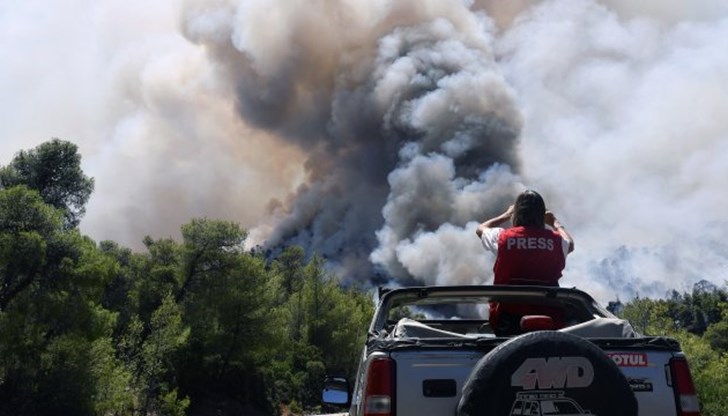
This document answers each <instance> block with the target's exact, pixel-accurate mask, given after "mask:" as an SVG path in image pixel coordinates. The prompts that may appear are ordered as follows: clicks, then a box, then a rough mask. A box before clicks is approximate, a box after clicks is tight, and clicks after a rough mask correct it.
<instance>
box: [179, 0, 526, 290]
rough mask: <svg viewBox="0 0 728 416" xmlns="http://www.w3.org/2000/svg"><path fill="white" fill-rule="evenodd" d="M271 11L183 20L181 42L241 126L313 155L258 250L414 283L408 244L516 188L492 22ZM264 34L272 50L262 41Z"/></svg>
mask: <svg viewBox="0 0 728 416" xmlns="http://www.w3.org/2000/svg"><path fill="white" fill-rule="evenodd" d="M278 8H279V7H273V9H274V10H271V6H270V5H269V4H267V3H264V2H239V3H237V6H236V7H233V8H232V9H230V8H228V7H227V6H225V7H222V8H209V7H207V6H204V5H197V6H191V7H190V8H189V9H188V13H187V15H186V16H187V20H186V25H185V33H187V36H188V37H189V38H190V39H191V40H193V41H194V42H197V43H199V44H201V45H204V46H205V47H206V49H207V51H208V53H209V56H210V58H211V59H212V60H214V62H216V63H217V64H218V65H219V66H220V73H221V74H223V75H224V76H225V77H226V78H227V79H228V80H229V82H230V84H231V85H232V86H233V88H234V90H235V91H236V93H237V108H238V111H239V113H240V115H241V116H242V117H243V118H244V119H245V120H246V121H247V122H249V123H252V124H254V125H256V126H258V127H260V128H264V129H267V130H272V131H275V132H276V133H277V134H278V135H280V136H281V137H284V138H285V139H286V140H288V141H289V142H291V143H295V144H296V145H298V146H299V147H300V148H301V149H302V150H304V151H305V152H306V153H307V154H308V159H307V161H306V164H305V167H306V181H305V182H306V183H305V184H304V185H302V186H301V188H300V189H299V190H298V191H297V193H296V194H295V195H294V196H292V197H291V198H290V199H289V200H288V201H286V202H285V203H280V204H274V206H273V207H272V210H271V213H270V214H271V217H270V219H271V223H270V225H269V226H268V227H265V226H261V227H259V228H258V229H256V230H254V233H253V236H252V237H253V241H256V240H257V241H256V242H258V243H260V244H263V245H264V246H267V247H276V246H278V245H280V244H285V245H289V244H302V245H304V246H305V247H307V248H308V249H309V250H310V251H312V252H317V253H319V254H321V255H323V256H325V257H326V258H328V259H329V260H330V261H331V262H332V263H333V264H334V265H335V266H338V267H341V268H342V271H343V274H344V276H345V277H347V278H354V279H360V280H366V279H369V278H371V277H372V276H373V274H372V273H373V270H372V268H371V267H370V265H371V264H372V262H373V263H374V264H375V265H378V266H381V269H380V271H381V272H382V273H384V274H385V275H386V276H392V277H394V278H396V279H398V280H401V281H408V280H413V281H414V280H415V279H417V280H422V278H423V277H424V276H422V275H420V273H418V271H416V270H409V268H410V265H409V264H406V263H408V262H403V261H402V260H401V259H400V258H399V254H398V250H400V246H401V245H402V243H403V242H405V241H407V240H408V239H410V238H414V237H416V236H417V235H419V234H422V233H427V232H434V231H436V230H438V229H440V227H441V226H442V225H443V224H450V225H454V226H455V227H463V226H464V225H465V224H466V223H467V222H468V221H471V220H472V219H473V218H477V217H481V216H482V215H483V213H485V212H488V211H489V208H490V210H491V212H492V209H493V207H497V208H500V206H499V205H502V204H503V203H504V202H505V201H506V199H505V198H510V196H511V195H512V193H513V191H514V189H515V186H514V184H515V183H516V180H515V177H514V176H513V175H512V174H511V171H512V170H517V168H518V159H517V156H516V146H517V144H518V142H517V139H518V135H519V133H520V129H521V123H522V122H521V116H520V113H519V112H518V110H517V108H516V103H515V96H514V94H513V91H512V89H511V88H510V87H509V86H508V83H507V82H506V80H505V78H504V76H503V74H501V73H500V71H499V69H498V66H497V64H496V62H495V57H494V53H493V35H494V31H495V29H494V26H493V23H492V21H491V19H490V18H489V17H488V16H487V15H486V14H485V13H475V12H473V11H472V10H470V9H469V8H468V7H467V5H466V4H463V3H462V2H460V1H450V2H442V1H429V2H422V1H420V0H418V1H409V2H407V1H405V2H397V3H396V7H395V3H390V2H380V4H373V5H370V6H360V9H359V10H352V9H351V8H350V7H349V5H348V4H347V3H345V2H341V3H332V2H305V3H304V2H300V3H296V2H294V3H287V4H286V6H285V10H279V9H278ZM357 13H359V14H357ZM215 19H219V21H218V22H216V23H211V22H212V21H214V20H215ZM223 21H229V22H231V24H229V25H228V26H227V27H226V29H227V32H225V33H222V34H221V33H220V31H219V30H220V27H221V26H223V23H222V22H223ZM273 26H275V27H277V28H280V29H281V33H278V34H276V35H273V36H272V39H271V38H270V37H269V33H268V32H267V31H265V30H262V28H263V27H273ZM496 177H497V178H496ZM377 230H378V231H377ZM375 231H377V232H376V233H375ZM469 240H470V241H469V243H472V242H473V241H472V239H469ZM476 242H477V241H476ZM375 248H376V250H374V249H375ZM475 249H476V250H477V246H476V247H475ZM373 251H374V252H373ZM468 251H469V252H472V251H473V250H472V249H471V250H468ZM370 254H371V258H370ZM422 255H423V256H424V255H426V254H425V253H422ZM431 271H432V270H430V272H431ZM448 274H449V273H448ZM453 276H462V277H460V278H459V279H473V278H475V277H476V276H477V274H473V273H472V271H471V272H469V273H468V276H464V275H463V273H455V274H454V275H453ZM436 278H437V276H436V275H432V276H431V277H428V278H427V280H433V281H434V279H436Z"/></svg>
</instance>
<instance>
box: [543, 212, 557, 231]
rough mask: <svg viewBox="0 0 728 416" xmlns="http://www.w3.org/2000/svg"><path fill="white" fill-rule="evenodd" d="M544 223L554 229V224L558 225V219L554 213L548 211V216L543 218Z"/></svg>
mask: <svg viewBox="0 0 728 416" xmlns="http://www.w3.org/2000/svg"><path fill="white" fill-rule="evenodd" d="M543 222H544V223H545V224H546V225H548V226H549V227H552V228H553V227H554V224H555V223H556V217H555V216H554V213H553V212H551V211H546V214H544V216H543Z"/></svg>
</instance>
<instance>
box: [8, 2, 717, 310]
mask: <svg viewBox="0 0 728 416" xmlns="http://www.w3.org/2000/svg"><path fill="white" fill-rule="evenodd" d="M635 3H639V4H635ZM725 39H728V3H725V2H723V1H719V0H693V1H684V0H650V1H641V2H633V1H628V0H601V1H596V0H550V1H538V0H530V1H529V0H514V1H509V2H502V1H495V0H366V1H365V0H338V1H324V0H286V1H282V2H269V1H264V0H180V1H171V0H160V1H155V2H143V1H141V0H125V1H118V0H105V1H102V2H98V1H90V0H55V1H50V0H45V1H44V0H26V1H23V2H15V1H10V0H0V91H2V92H3V94H2V98H0V114H2V122H1V123H0V164H7V163H8V162H9V161H10V160H11V159H12V157H13V155H14V154H15V153H16V152H17V151H19V150H22V149H30V148H33V147H35V146H37V145H38V144H40V143H42V142H44V141H47V140H49V139H51V138H53V137H58V138H61V139H64V140H69V141H72V142H73V143H76V144H77V145H78V146H79V151H80V153H81V155H82V157H83V161H82V167H83V169H84V171H85V172H86V174H87V175H89V176H92V177H94V179H95V182H96V189H95V192H94V194H93V195H92V197H91V200H90V201H89V203H88V205H87V212H86V216H85V217H84V219H83V221H82V223H81V231H82V232H83V233H84V234H87V235H89V236H90V237H91V238H93V239H94V240H96V241H101V240H114V241H117V242H119V243H120V244H122V245H125V246H128V247H131V248H133V249H135V250H143V245H142V243H141V242H142V240H143V238H144V236H146V235H149V236H151V237H153V238H165V237H174V238H179V228H180V226H181V225H182V224H185V223H187V222H188V221H190V220H191V219H192V218H195V217H207V218H216V219H225V220H231V221H235V222H238V223H240V224H241V225H242V226H243V227H245V228H246V229H247V230H249V239H248V242H247V244H248V245H249V246H251V247H252V246H256V245H260V246H263V247H266V248H269V249H270V250H271V251H273V252H275V251H277V250H280V249H281V247H284V246H286V245H290V244H300V245H303V246H304V247H306V248H307V249H308V250H309V251H310V252H314V251H315V252H317V253H320V254H322V255H324V256H325V257H326V258H327V260H328V261H329V265H330V268H331V270H332V272H333V273H336V274H337V275H338V276H339V277H340V279H342V281H343V282H345V283H363V284H381V283H385V282H386V283H388V284H394V285H412V284H482V283H490V282H492V272H491V268H492V263H493V258H492V256H491V255H490V254H488V253H486V252H485V250H484V249H483V247H482V245H481V244H480V242H479V241H478V239H477V237H476V236H475V232H474V231H475V228H476V227H477V224H478V223H479V222H481V221H484V220H486V219H488V218H490V217H492V216H495V215H497V214H499V213H501V212H502V211H504V210H505V209H506V207H507V206H508V205H509V204H510V203H512V201H513V199H514V198H515V196H516V195H517V193H518V192H520V191H522V190H524V189H527V188H531V189H536V190H537V191H539V192H540V193H541V194H542V195H543V196H544V198H545V199H546V203H547V206H548V208H549V209H551V210H552V211H553V212H554V213H555V214H556V216H557V218H558V219H559V220H560V222H562V223H563V224H564V225H566V227H568V229H569V232H570V233H571V234H572V235H573V236H574V238H575V241H576V250H575V251H574V253H572V254H571V255H570V256H569V259H568V261H567V268H566V269H565V271H564V277H563V278H562V280H561V285H562V286H569V287H571V286H575V287H578V288H581V289H584V290H587V291H588V292H590V293H592V294H593V295H594V296H595V297H596V298H597V299H599V300H600V301H602V302H606V301H608V300H613V299H615V298H617V297H619V298H620V299H622V300H628V299H631V298H633V297H635V296H664V295H665V294H666V293H668V291H670V290H678V291H685V290H690V289H691V288H692V285H693V284H694V283H696V282H697V281H699V280H702V279H705V280H708V281H710V282H712V283H714V284H717V285H723V284H724V283H725V282H726V280H728V277H727V276H728V261H727V260H726V255H725V254H726V253H728V242H726V241H725V239H724V236H725V235H726V234H727V233H726V231H728V210H725V209H724V207H725V206H727V205H728V192H726V190H725V183H726V182H725V178H726V177H728V163H727V162H728V140H726V139H728V118H727V117H725V116H724V114H726V112H727V111H728V47H726V46H725Z"/></svg>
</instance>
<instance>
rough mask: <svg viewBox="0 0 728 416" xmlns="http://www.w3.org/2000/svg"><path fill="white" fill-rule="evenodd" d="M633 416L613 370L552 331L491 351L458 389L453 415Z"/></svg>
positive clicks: (600, 356) (633, 403) (575, 340)
mask: <svg viewBox="0 0 728 416" xmlns="http://www.w3.org/2000/svg"><path fill="white" fill-rule="evenodd" d="M544 414H547V415H554V416H557V415H578V414H591V415H598V416H613V415H614V416H616V415H620V416H637V399H636V398H635V397H634V394H633V393H632V390H631V388H630V386H629V383H628V382H627V379H626V378H625V376H624V374H622V371H620V369H619V367H617V365H616V364H615V363H614V362H613V361H612V360H611V359H610V358H609V357H607V355H606V354H605V353H604V352H603V351H602V350H601V349H599V348H598V347H597V346H596V345H594V344H592V343H591V342H589V341H587V340H586V339H584V338H580V337H578V336H575V335H571V334H566V333H562V332H556V331H539V332H532V333H528V334H525V335H521V336H519V337H516V338H513V339H511V340H509V341H506V342H504V343H503V344H501V345H499V346H498V347H496V348H495V349H494V350H492V351H491V352H489V353H488V354H486V355H485V356H484V357H483V358H481V359H480V361H479V362H478V363H477V364H476V366H475V368H474V369H473V372H472V373H471V374H470V378H469V379H468V381H467V382H466V383H465V386H463V392H462V396H461V397H460V402H459V403H458V407H457V415H458V416H475V415H477V416H512V415H544Z"/></svg>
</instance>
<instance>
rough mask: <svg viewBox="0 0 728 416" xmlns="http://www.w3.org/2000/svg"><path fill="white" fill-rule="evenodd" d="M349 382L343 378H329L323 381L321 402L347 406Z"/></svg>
mask: <svg viewBox="0 0 728 416" xmlns="http://www.w3.org/2000/svg"><path fill="white" fill-rule="evenodd" d="M349 399H350V398H349V381H348V380H347V379H345V378H343V377H330V378H327V379H326V380H325V381H324V391H323V393H322V394H321V401H322V402H323V403H325V404H330V405H334V406H342V407H343V406H348V405H349Z"/></svg>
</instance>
